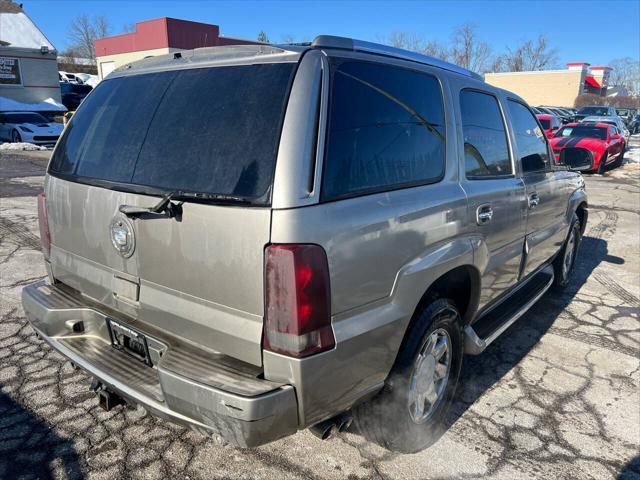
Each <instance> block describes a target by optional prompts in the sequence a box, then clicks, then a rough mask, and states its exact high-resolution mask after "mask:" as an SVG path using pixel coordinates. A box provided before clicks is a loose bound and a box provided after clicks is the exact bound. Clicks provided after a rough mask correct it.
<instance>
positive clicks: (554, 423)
mask: <svg viewBox="0 0 640 480" xmlns="http://www.w3.org/2000/svg"><path fill="white" fill-rule="evenodd" d="M632 145H633V149H632V151H630V152H628V153H627V156H626V157H627V160H630V159H637V160H640V155H639V153H640V138H638V136H636V137H635V138H634V139H633V142H632ZM48 155H49V153H48V152H11V151H0V263H1V264H2V267H1V270H0V315H1V319H0V478H19V477H20V476H21V475H23V476H25V478H29V477H31V478H38V477H40V478H50V477H53V478H83V477H88V478H110V479H113V478H123V477H133V478H137V477H141V478H190V479H194V478H310V479H320V478H351V479H362V478H416V479H417V478H460V477H467V478H475V477H488V478H509V479H513V478H572V479H573V478H580V479H581V478H624V479H629V478H640V456H639V455H640V452H639V451H638V445H640V402H639V401H638V400H639V398H640V359H639V355H638V354H639V347H640V322H639V320H638V314H639V313H640V278H639V272H640V258H639V256H638V250H639V248H640V238H639V235H640V232H639V227H638V224H639V223H638V222H639V218H638V216H639V215H640V188H639V186H638V181H639V180H640V168H639V167H640V164H638V163H627V164H625V165H624V166H623V167H621V168H617V169H614V170H610V171H608V172H606V173H605V174H604V175H602V176H600V175H592V176H587V177H586V178H587V189H588V193H589V198H590V202H591V211H590V218H589V225H588V228H587V232H586V236H585V238H584V241H583V245H582V250H581V254H580V258H579V261H578V264H577V275H576V278H575V280H574V282H573V284H572V285H571V288H569V290H568V291H567V292H565V293H563V294H556V293H548V294H547V295H545V296H544V297H543V299H542V300H541V301H540V302H539V303H538V304H537V305H535V306H534V307H533V308H532V310H531V311H530V312H528V313H527V314H526V315H525V316H524V317H523V318H522V319H520V320H519V321H518V322H517V323H516V324H515V325H514V326H513V327H512V328H511V329H510V330H509V331H508V332H507V333H506V334H505V335H503V336H502V337H501V338H500V339H499V340H497V341H496V342H495V343H494V344H492V345H491V346H490V347H489V349H488V350H487V351H486V352H485V353H484V354H483V355H482V356H481V357H467V358H466V363H465V366H464V369H463V377H464V378H463V380H462V382H461V385H462V387H461V391H460V394H459V400H458V401H457V403H455V404H454V407H453V410H452V412H451V415H450V422H451V428H450V429H449V431H448V432H447V433H446V434H445V435H444V436H443V437H442V439H440V441H439V442H438V443H437V444H436V445H434V446H433V447H432V448H430V449H428V450H426V451H423V452H421V453H419V454H415V455H399V454H392V453H389V452H387V451H385V450H382V449H381V448H379V447H377V446H374V445H372V444H369V443H367V442H365V441H364V440H363V439H362V437H361V436H359V435H358V434H357V432H354V433H346V434H340V435H339V436H337V437H335V438H333V439H332V440H329V441H326V442H322V441H320V440H318V439H317V438H315V437H313V436H312V435H311V434H310V433H309V432H306V431H305V432H301V433H298V434H297V435H295V436H293V437H290V438H286V439H284V440H281V441H278V442H275V443H273V444H269V445H266V446H264V447H261V448H258V449H255V450H240V449H235V448H232V447H229V446H224V445H220V444H219V443H218V442H216V441H215V440H212V439H205V438H203V437H201V436H199V435H198V434H196V433H193V432H190V431H188V430H186V429H184V428H181V427H178V426H175V425H172V424H169V423H166V422H164V421H161V420H157V419H154V418H151V417H150V416H148V415H146V414H145V413H144V412H143V411H141V410H122V409H120V408H119V409H116V410H114V411H111V412H108V413H107V412H103V411H102V410H100V409H99V407H98V406H97V400H96V399H95V397H94V394H92V393H90V392H89V391H88V383H89V379H88V377H87V376H86V375H85V374H83V373H82V372H80V371H76V370H74V369H73V368H72V366H71V365H70V364H69V363H68V362H64V361H63V359H62V357H61V356H59V355H58V354H56V353H55V352H53V351H52V350H51V349H50V348H48V347H46V346H44V345H43V344H42V342H41V341H39V340H38V339H36V338H35V335H34V334H33V331H32V330H31V329H30V327H28V326H27V324H26V321H25V319H24V317H23V314H22V309H21V306H20V301H19V298H20V290H21V288H22V286H24V285H26V284H28V283H30V282H32V281H34V280H35V279H38V278H41V277H43V275H44V269H43V265H42V261H41V255H40V253H39V251H38V249H39V240H38V237H37V214H36V207H35V195H36V194H37V193H38V192H39V191H40V190H41V186H42V181H43V169H44V165H45V163H46V158H47V156H48ZM637 160H636V162H637Z"/></svg>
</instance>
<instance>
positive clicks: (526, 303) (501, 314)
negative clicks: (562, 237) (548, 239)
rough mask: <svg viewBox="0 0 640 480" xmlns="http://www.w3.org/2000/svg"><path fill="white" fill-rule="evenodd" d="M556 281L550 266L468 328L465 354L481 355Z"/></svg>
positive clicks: (465, 334)
mask: <svg viewBox="0 0 640 480" xmlns="http://www.w3.org/2000/svg"><path fill="white" fill-rule="evenodd" d="M552 284H553V267H552V266H551V265H548V266H546V267H545V268H543V269H542V270H540V271H539V272H538V273H536V274H535V275H533V276H532V277H531V278H530V279H529V280H527V281H526V283H524V284H523V285H522V286H521V287H520V288H518V289H517V290H516V291H514V292H513V293H512V294H511V295H510V296H509V297H508V298H506V299H505V300H504V301H502V302H501V303H500V304H499V305H497V306H496V307H495V308H493V309H491V310H490V311H489V312H487V313H486V314H484V315H482V316H481V317H480V318H479V319H478V320H476V321H475V322H474V323H473V325H467V326H466V327H465V328H464V353H468V354H470V355H479V354H480V353H482V352H483V351H484V350H485V349H486V348H487V347H488V346H489V345H490V344H491V343H492V342H493V341H494V340H495V339H496V338H498V337H499V336H500V335H501V334H502V333H503V332H504V331H505V330H506V329H507V328H509V327H510V326H511V325H513V323H514V322H515V321H516V320H518V319H519V318H520V317H521V316H522V315H524V314H525V313H526V312H527V310H529V309H530V308H531V307H532V306H533V304H534V303H536V302H537V301H538V300H540V297H542V295H544V294H545V292H546V291H547V290H549V287H551V285H552Z"/></svg>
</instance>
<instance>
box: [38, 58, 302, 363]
mask: <svg viewBox="0 0 640 480" xmlns="http://www.w3.org/2000/svg"><path fill="white" fill-rule="evenodd" d="M295 65H296V63H295V62H294V61H291V60H289V61H288V62H282V63H274V62H272V63H266V64H263V63H252V64H249V65H238V66H215V67H207V68H187V69H185V70H171V71H162V72H151V73H145V74H140V75H129V76H122V77H117V76H116V77H115V78H113V79H108V80H105V81H103V82H102V83H101V84H100V85H99V86H98V87H97V88H96V90H95V91H94V92H92V94H91V95H90V96H89V97H87V100H86V101H85V102H84V103H83V105H82V107H81V108H80V109H79V110H78V112H77V113H76V115H75V116H74V117H73V119H72V121H71V123H70V125H69V126H68V127H67V129H66V130H65V133H64V135H63V137H62V139H61V141H60V142H59V144H58V146H57V148H56V151H55V152H54V155H53V158H52V162H51V165H50V169H49V176H48V178H47V184H46V187H45V193H46V197H47V209H48V214H49V225H50V228H51V241H52V247H51V257H50V261H51V267H52V272H53V275H54V277H55V278H56V279H57V280H60V281H62V282H63V283H66V284H68V285H69V286H71V287H73V288H74V289H76V290H78V291H80V292H82V293H84V294H85V295H87V296H89V297H91V298H93V299H95V300H96V301H98V302H100V303H102V304H105V305H108V306H110V307H112V308H114V309H116V310H118V311H121V312H123V313H124V314H126V315H128V316H129V317H132V318H135V319H137V321H142V322H145V323H149V324H152V325H153V326H156V327H158V328H161V329H163V330H166V331H168V332H171V333H173V334H175V335H178V336H180V337H181V338H183V339H185V340H187V341H189V342H192V343H195V344H197V345H198V346H201V347H205V348H208V349H211V350H215V351H217V352H221V353H223V354H226V355H230V356H233V357H235V358H237V359H240V360H243V361H245V362H249V363H252V364H254V365H261V362H262V358H261V334H262V317H263V309H264V307H263V251H264V247H265V245H266V244H268V242H269V235H270V219H271V211H270V193H271V188H272V183H273V174H274V168H275V157H276V154H277V149H278V142H279V136H280V130H281V125H282V118H283V116H284V111H285V108H286V103H287V99H288V91H289V88H290V84H291V80H292V77H293V75H294V72H295ZM170 193H173V194H174V195H175V196H176V199H177V200H175V201H174V204H176V205H180V206H181V208H182V213H181V215H179V216H178V217H170V216H169V215H168V214H167V213H166V212H164V213H163V212H160V214H155V213H154V214H144V215H142V216H139V217H138V216H130V217H127V216H126V215H124V214H123V213H121V212H120V207H121V206H123V205H129V206H135V207H152V206H154V205H156V204H158V202H159V201H160V200H161V198H162V195H166V194H170ZM194 194H195V195H197V198H195V199H194V198H193V195H194ZM189 195H190V196H189ZM119 242H120V243H119Z"/></svg>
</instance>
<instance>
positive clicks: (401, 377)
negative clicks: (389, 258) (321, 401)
mask: <svg viewBox="0 0 640 480" xmlns="http://www.w3.org/2000/svg"><path fill="white" fill-rule="evenodd" d="M461 326H462V321H461V317H460V314H459V312H458V310H457V308H456V307H455V305H454V304H453V303H452V302H451V301H450V300H448V299H444V298H441V299H437V300H434V301H433V302H432V303H430V304H429V305H428V306H426V307H425V308H423V309H422V310H421V311H420V313H419V314H418V318H417V320H416V321H415V323H414V324H413V325H412V326H411V327H410V329H409V331H408V332H407V334H406V336H405V339H404V341H403V344H402V347H401V349H400V352H399V353H398V358H397V359H396V363H395V365H394V367H393V369H392V371H391V373H390V375H389V377H388V378H387V381H386V382H385V386H384V387H383V389H382V391H381V392H380V393H379V394H378V395H377V396H376V397H374V398H373V399H372V400H371V401H369V402H367V403H364V404H362V405H359V406H358V407H356V408H355V409H354V412H353V414H354V421H355V424H356V427H357V428H358V430H359V431H360V433H361V434H362V435H363V436H364V437H365V438H366V439H368V440H370V441H373V442H375V443H377V444H379V445H381V446H383V447H385V448H387V449H389V450H392V451H397V452H403V453H414V452H418V451H420V450H422V449H424V448H426V447H428V446H430V445H431V444H433V443H434V442H435V441H436V440H438V438H440V436H441V435H442V434H443V433H444V431H445V430H446V424H445V420H446V416H447V412H448V411H449V408H450V407H451V403H452V401H453V398H454V394H455V390H456V386H457V384H458V379H459V377H460V368H461V367H462V356H463V338H462V328H461ZM434 341H435V342H436V343H435V344H436V345H442V343H444V344H445V345H446V347H447V349H446V351H445V352H444V354H443V355H442V356H441V357H440V358H439V360H436V359H435V358H436V357H435V356H434V355H431V354H429V353H428V351H429V346H430V345H433V342H434ZM435 351H436V349H434V350H433V352H432V353H434V352H435ZM422 353H424V356H421V355H420V354H422ZM447 360H448V362H447ZM445 363H448V367H447V366H446V365H445ZM418 372H422V374H421V375H419V374H418ZM438 372H439V374H440V375H442V377H440V379H437V378H438ZM429 375H431V377H429ZM425 379H428V380H427V381H426V383H425ZM433 379H437V380H435V381H433ZM429 380H431V381H429ZM442 382H445V383H442ZM412 387H413V388H412ZM412 392H413V393H414V394H413V395H412ZM416 392H418V393H420V392H421V393H423V396H416V395H415V393H416ZM434 395H435V398H434V400H433V401H429V400H428V398H429V397H433V396H434ZM420 398H422V401H420V400H419V399H420ZM412 400H415V401H413V402H412ZM432 402H433V403H432ZM420 404H421V405H422V406H423V409H426V410H424V411H423V416H425V415H426V417H425V418H420V412H419V411H418V405H420ZM410 409H411V410H412V412H413V413H412V412H410ZM415 417H418V418H417V419H415Z"/></svg>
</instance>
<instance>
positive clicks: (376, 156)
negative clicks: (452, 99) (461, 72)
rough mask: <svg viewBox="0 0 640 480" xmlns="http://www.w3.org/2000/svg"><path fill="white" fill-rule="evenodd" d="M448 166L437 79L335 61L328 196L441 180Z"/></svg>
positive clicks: (325, 186) (327, 162) (325, 197)
mask: <svg viewBox="0 0 640 480" xmlns="http://www.w3.org/2000/svg"><path fill="white" fill-rule="evenodd" d="M444 165H445V128H444V110H443V106H442V92H441V88H440V84H439V82H438V80H437V79H436V78H435V77H433V76H431V75H429V74H426V73H421V72H417V71H413V70H408V69H404V68H398V67H393V66H389V65H381V64H376V63H368V62H356V61H348V60H345V61H341V60H334V61H333V63H332V84H331V104H330V118H329V128H328V143H327V151H326V155H325V167H324V179H323V183H322V199H323V200H325V201H326V200H334V199H338V198H345V197H352V196H356V195H364V194H368V193H374V192H380V191H386V190H393V189H397V188H403V187H410V186H415V185H423V184H427V183H432V182H436V181H438V180H439V179H440V178H442V175H443V174H444Z"/></svg>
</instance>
